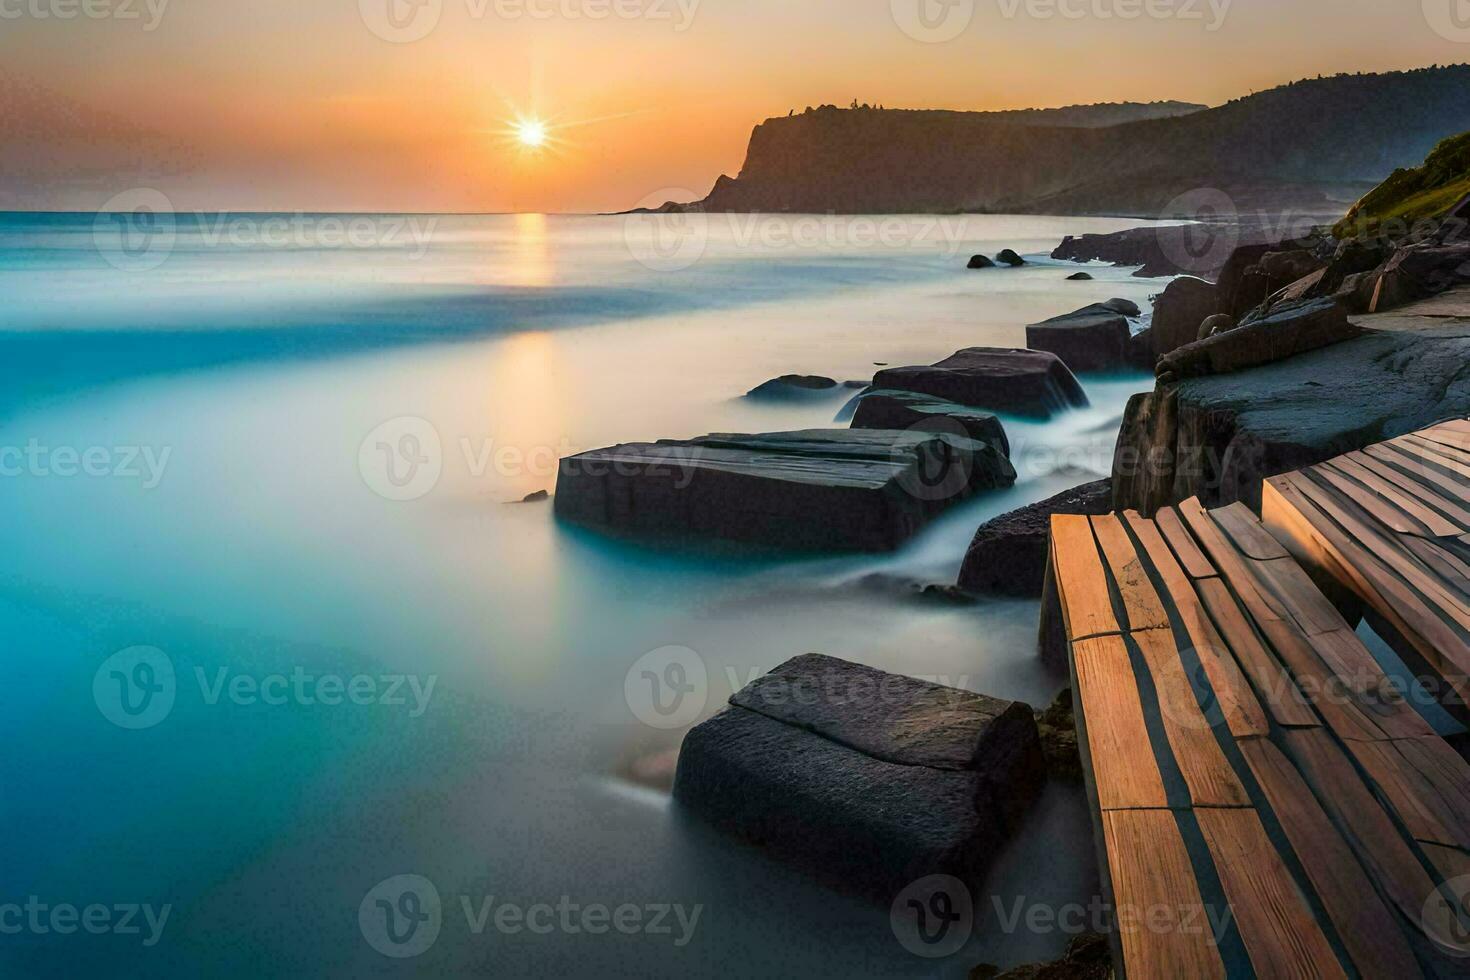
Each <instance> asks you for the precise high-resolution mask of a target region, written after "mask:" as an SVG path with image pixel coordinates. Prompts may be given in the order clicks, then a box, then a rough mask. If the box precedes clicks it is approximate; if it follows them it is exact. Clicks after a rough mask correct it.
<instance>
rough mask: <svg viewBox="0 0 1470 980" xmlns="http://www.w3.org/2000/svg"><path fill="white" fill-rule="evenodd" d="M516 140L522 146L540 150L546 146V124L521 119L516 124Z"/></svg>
mask: <svg viewBox="0 0 1470 980" xmlns="http://www.w3.org/2000/svg"><path fill="white" fill-rule="evenodd" d="M516 139H517V140H519V141H520V144H521V145H522V146H526V147H530V148H531V149H533V150H534V149H540V148H541V147H543V146H545V145H546V124H545V123H544V122H542V121H541V120H539V119H523V120H521V121H520V122H518V123H516Z"/></svg>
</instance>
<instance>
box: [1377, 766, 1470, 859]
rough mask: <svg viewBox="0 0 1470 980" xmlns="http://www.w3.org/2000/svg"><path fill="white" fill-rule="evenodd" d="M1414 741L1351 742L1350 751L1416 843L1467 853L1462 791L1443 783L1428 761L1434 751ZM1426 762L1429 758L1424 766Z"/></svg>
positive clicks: (1468, 804) (1469, 804) (1469, 832)
mask: <svg viewBox="0 0 1470 980" xmlns="http://www.w3.org/2000/svg"><path fill="white" fill-rule="evenodd" d="M1436 740H1437V741H1440V744H1444V743H1443V740H1439V739H1436ZM1416 741H1421V740H1418V739H1405V740H1402V741H1398V742H1350V743H1348V751H1349V752H1351V753H1352V755H1353V758H1355V759H1357V760H1358V764H1359V765H1361V766H1362V767H1363V770H1364V771H1365V772H1366V773H1367V774H1368V776H1369V778H1371V779H1372V780H1373V783H1374V784H1375V785H1376V786H1377V787H1378V791H1379V793H1381V794H1382V796H1383V797H1384V799H1386V800H1387V801H1388V803H1389V805H1390V806H1391V807H1393V810H1394V812H1395V813H1397V814H1398V815H1399V819H1400V820H1402V821H1403V823H1404V826H1405V827H1407V828H1408V830H1409V833H1410V834H1411V835H1413V837H1414V839H1415V840H1421V841H1425V842H1427V843H1431V844H1439V845H1441V846H1444V847H1459V848H1462V849H1464V848H1467V847H1470V827H1467V826H1466V821H1465V815H1466V814H1467V813H1470V801H1466V798H1465V797H1466V794H1465V793H1464V791H1463V787H1461V786H1458V785H1456V781H1455V780H1454V779H1453V777H1450V778H1446V774H1445V772H1444V771H1443V770H1442V769H1440V768H1439V767H1438V765H1437V764H1436V763H1435V762H1434V760H1432V758H1430V756H1431V751H1432V750H1428V749H1426V748H1425V747H1423V746H1418V745H1412V744H1410V743H1413V742H1416ZM1422 741H1426V742H1427V741H1429V739H1423V740H1422ZM1451 751H1453V750H1451ZM1426 758H1430V761H1429V762H1428V763H1427V764H1426ZM1461 764H1462V765H1463V761H1462V763H1461ZM1420 766H1427V767H1426V768H1419V767H1420ZM1457 806H1458V807H1459V809H1456V808H1457Z"/></svg>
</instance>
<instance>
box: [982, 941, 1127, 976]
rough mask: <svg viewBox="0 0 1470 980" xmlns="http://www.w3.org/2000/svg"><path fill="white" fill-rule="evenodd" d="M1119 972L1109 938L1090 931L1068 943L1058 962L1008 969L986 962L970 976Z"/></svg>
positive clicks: (1096, 974)
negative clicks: (1116, 969) (1004, 969)
mask: <svg viewBox="0 0 1470 980" xmlns="http://www.w3.org/2000/svg"><path fill="white" fill-rule="evenodd" d="M1115 975H1116V974H1115V972H1114V970H1113V949H1112V945H1111V943H1109V942H1108V938H1107V937H1106V936H1104V935H1101V934H1100V933H1096V932H1089V933H1087V934H1085V935H1081V936H1078V937H1077V938H1076V939H1074V940H1072V941H1071V942H1070V943H1068V944H1067V955H1066V956H1064V957H1063V958H1062V959H1060V960H1058V961H1057V962H1055V963H1031V964H1028V965H1026V966H1018V967H1016V968H1015V969H1014V970H1008V971H1006V972H1005V973H1001V972H1000V968H999V967H995V966H990V965H982V966H977V967H975V968H974V969H973V970H971V971H970V977H969V980H1113V977H1114V976H1115Z"/></svg>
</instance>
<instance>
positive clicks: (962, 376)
mask: <svg viewBox="0 0 1470 980" xmlns="http://www.w3.org/2000/svg"><path fill="white" fill-rule="evenodd" d="M873 387H874V388H887V389H896V390H898V391H914V392H918V393H920V394H925V395H933V396H935V397H936V398H943V399H944V400H946V401H951V402H956V403H958V404H960V405H968V406H970V407H971V408H983V409H988V410H990V411H992V412H1003V413H1010V414H1013V415H1023V416H1028V417H1031V418H1050V417H1051V416H1053V415H1056V414H1057V413H1059V412H1065V411H1068V410H1069V409H1073V408H1085V407H1086V406H1087V395H1086V394H1085V393H1084V392H1083V391H1082V385H1081V384H1079V383H1078V381H1077V378H1076V376H1074V375H1073V374H1072V372H1071V370H1070V369H1069V368H1068V367H1067V366H1066V365H1065V364H1063V363H1062V360H1061V358H1059V357H1057V356H1056V355H1055V354H1050V353H1047V352H1045V351H1034V350H1011V349H1004V348H999V347H972V348H969V349H967V350H962V351H959V352H958V353H956V354H954V355H953V356H952V357H948V358H946V359H945V360H942V361H940V362H939V363H938V364H933V365H930V366H928V367H900V368H889V369H887V370H884V371H880V372H879V373H878V375H877V377H875V378H874V379H873Z"/></svg>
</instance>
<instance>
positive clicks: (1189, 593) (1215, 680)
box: [1127, 511, 1315, 738]
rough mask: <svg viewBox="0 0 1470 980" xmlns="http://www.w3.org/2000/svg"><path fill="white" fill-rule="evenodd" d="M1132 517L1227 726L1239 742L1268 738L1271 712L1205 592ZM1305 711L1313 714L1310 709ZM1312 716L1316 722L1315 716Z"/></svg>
mask: <svg viewBox="0 0 1470 980" xmlns="http://www.w3.org/2000/svg"><path fill="white" fill-rule="evenodd" d="M1127 518H1128V524H1129V526H1130V527H1131V528H1132V529H1133V533H1134V534H1135V535H1137V536H1138V540H1139V543H1140V544H1142V545H1143V549H1144V553H1145V554H1147V555H1148V557H1149V560H1150V561H1151V562H1153V565H1154V568H1155V569H1156V570H1157V571H1158V573H1159V578H1160V579H1161V580H1162V581H1163V583H1164V589H1165V591H1166V593H1167V596H1166V598H1167V600H1168V601H1169V602H1171V603H1172V604H1173V605H1174V608H1175V609H1176V610H1178V613H1179V618H1180V620H1181V621H1182V622H1183V623H1184V629H1185V632H1186V633H1187V634H1188V635H1189V642H1190V644H1191V645H1192V646H1193V647H1194V650H1195V653H1196V654H1197V655H1198V657H1199V661H1200V666H1201V667H1203V668H1204V671H1205V676H1206V678H1207V679H1208V681H1209V686H1210V688H1211V689H1212V691H1213V692H1214V696H1215V704H1216V705H1217V706H1218V707H1219V709H1220V712H1221V713H1222V714H1223V715H1224V718H1225V723H1226V725H1227V726H1228V727H1229V728H1230V732H1231V734H1232V735H1234V736H1235V737H1236V738H1244V737H1245V736H1247V735H1265V734H1266V733H1267V732H1269V731H1270V722H1269V721H1268V720H1267V718H1266V713H1265V711H1264V710H1263V709H1262V708H1261V704H1260V702H1259V701H1258V700H1256V696H1255V694H1254V693H1253V692H1252V691H1251V688H1250V682H1249V681H1247V680H1246V677H1245V675H1244V674H1243V673H1242V672H1241V669H1240V665H1239V664H1237V663H1236V661H1235V658H1234V657H1233V656H1232V655H1231V653H1230V648H1229V647H1227V646H1226V645H1225V641H1224V640H1223V639H1222V638H1221V636H1220V634H1219V632H1218V631H1216V629H1215V625H1214V624H1213V623H1211V622H1210V618H1209V615H1208V614H1207V613H1206V612H1205V608H1204V606H1203V605H1202V604H1201V602H1200V598H1199V594H1198V593H1197V592H1196V591H1195V588H1194V585H1193V584H1191V582H1190V579H1189V576H1188V575H1186V574H1185V573H1184V569H1183V568H1182V567H1180V565H1179V562H1178V561H1177V560H1176V559H1175V558H1174V554H1173V552H1171V551H1170V550H1169V546H1168V544H1166V543H1165V542H1164V538H1163V535H1162V534H1161V533H1160V532H1159V529H1158V525H1157V524H1155V523H1154V522H1153V521H1151V520H1149V519H1148V518H1146V517H1142V516H1141V515H1139V514H1138V513H1137V512H1136V511H1129V512H1128V514H1127ZM1199 584H1200V586H1201V587H1202V588H1203V587H1207V586H1208V587H1215V588H1220V589H1223V588H1224V586H1223V585H1222V584H1221V583H1220V580H1219V579H1218V578H1214V577H1211V578H1208V579H1205V580H1203V581H1201V582H1200V583H1199ZM1287 683H1288V684H1289V683H1290V682H1289V681H1288V682H1287ZM1304 710H1305V711H1306V712H1307V713H1308V715H1311V709H1310V708H1305V709H1304ZM1312 717H1313V718H1315V716H1312ZM1312 723H1315V721H1314V722H1312Z"/></svg>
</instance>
